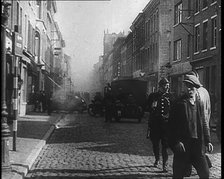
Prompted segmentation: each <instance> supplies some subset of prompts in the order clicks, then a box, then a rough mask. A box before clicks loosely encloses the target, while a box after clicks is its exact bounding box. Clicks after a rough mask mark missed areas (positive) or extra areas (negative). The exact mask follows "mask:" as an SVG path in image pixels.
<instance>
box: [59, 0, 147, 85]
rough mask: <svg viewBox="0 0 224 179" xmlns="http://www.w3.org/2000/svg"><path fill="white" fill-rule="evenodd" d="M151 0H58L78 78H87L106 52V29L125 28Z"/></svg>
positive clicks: (125, 29)
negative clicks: (104, 43)
mask: <svg viewBox="0 0 224 179" xmlns="http://www.w3.org/2000/svg"><path fill="white" fill-rule="evenodd" d="M149 1H150V0H106V1H103V0H98V1H96V0H85V1H82V0H79V1H77V0H70V1H65V0H63V1H62V0H57V1H56V3H57V13H56V14H55V20H56V22H57V23H58V25H59V29H60V31H61V33H62V37H63V39H64V40H65V45H66V47H65V48H64V52H65V53H66V54H67V55H69V56H70V57H71V58H72V64H71V65H72V70H73V76H74V78H75V79H80V81H82V82H84V81H85V79H87V78H88V74H89V72H91V70H92V69H93V65H94V64H95V63H97V62H98V59H99V56H100V55H103V37H104V31H107V30H108V32H109V33H119V32H123V31H124V32H125V34H126V35H127V34H128V31H130V26H131V24H132V22H133V21H134V19H135V18H136V17H137V15H138V14H139V13H140V12H142V10H143V9H144V7H145V6H146V5H147V3H148V2H149Z"/></svg>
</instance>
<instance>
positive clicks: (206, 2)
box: [202, 0, 208, 9]
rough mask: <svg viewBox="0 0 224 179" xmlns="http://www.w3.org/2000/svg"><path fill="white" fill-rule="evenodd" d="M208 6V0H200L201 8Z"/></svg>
mask: <svg viewBox="0 0 224 179" xmlns="http://www.w3.org/2000/svg"><path fill="white" fill-rule="evenodd" d="M206 7H208V0H202V8H203V9H204V8H206Z"/></svg>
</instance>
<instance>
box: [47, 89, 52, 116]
mask: <svg viewBox="0 0 224 179" xmlns="http://www.w3.org/2000/svg"><path fill="white" fill-rule="evenodd" d="M52 97H53V92H50V93H49V94H48V95H47V114H48V115H51V112H52Z"/></svg>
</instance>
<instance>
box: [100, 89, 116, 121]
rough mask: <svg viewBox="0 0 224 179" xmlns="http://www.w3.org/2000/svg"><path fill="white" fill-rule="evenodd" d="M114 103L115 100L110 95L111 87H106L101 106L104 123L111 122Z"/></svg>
mask: <svg viewBox="0 0 224 179" xmlns="http://www.w3.org/2000/svg"><path fill="white" fill-rule="evenodd" d="M114 103H115V99H114V96H113V94H112V89H111V87H108V88H107V90H106V92H105V94H104V100H103V104H104V106H105V122H111V121H112V117H113V113H114Z"/></svg>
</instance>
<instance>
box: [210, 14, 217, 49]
mask: <svg viewBox="0 0 224 179" xmlns="http://www.w3.org/2000/svg"><path fill="white" fill-rule="evenodd" d="M211 21H212V35H211V36H212V39H211V43H212V44H211V47H216V43H217V20H216V17H215V18H212V20H211Z"/></svg>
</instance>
